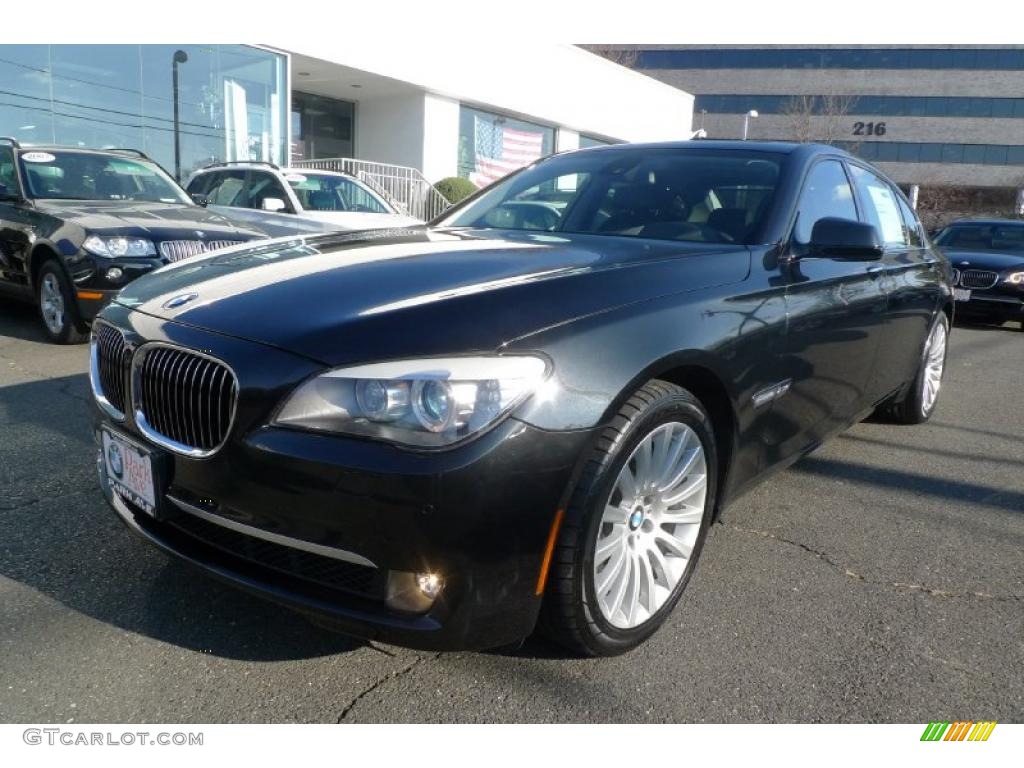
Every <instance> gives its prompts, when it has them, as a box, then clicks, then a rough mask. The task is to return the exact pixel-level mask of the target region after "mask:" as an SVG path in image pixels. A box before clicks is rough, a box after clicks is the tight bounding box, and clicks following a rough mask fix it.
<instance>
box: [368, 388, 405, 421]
mask: <svg viewBox="0 0 1024 768" xmlns="http://www.w3.org/2000/svg"><path fill="white" fill-rule="evenodd" d="M356 404H357V405H358V406H359V409H360V410H361V411H362V412H363V414H364V415H365V416H366V418H368V419H369V420H370V421H394V420H395V419H399V418H401V417H402V415H403V414H404V413H405V412H406V409H407V408H408V406H409V383H408V382H405V381H384V380H383V379H364V380H361V381H359V382H357V383H356Z"/></svg>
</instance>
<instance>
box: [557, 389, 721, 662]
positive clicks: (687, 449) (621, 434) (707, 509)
mask: <svg viewBox="0 0 1024 768" xmlns="http://www.w3.org/2000/svg"><path fill="white" fill-rule="evenodd" d="M684 441H685V442H684ZM641 446H643V447H641ZM698 449H699V452H698ZM648 451H649V452H648ZM691 454H692V455H691ZM645 456H646V457H647V458H648V460H649V464H648V465H647V466H649V467H660V470H657V469H656V470H653V471H652V470H648V471H647V472H646V473H645V472H644V471H643V467H642V465H641V464H640V462H641V461H642V460H643V459H644V457H645ZM659 457H660V458H659ZM701 459H702V461H701ZM673 462H674V463H673ZM687 462H689V466H688V467H687ZM701 465H703V470H704V472H703V492H700V483H701V480H700V474H701V473H700V470H701V468H702V466H701ZM718 471H719V470H718V460H717V453H716V447H715V437H714V430H713V428H712V424H711V419H710V417H709V416H708V413H707V411H706V410H705V409H704V407H703V406H702V405H701V404H700V402H699V401H698V400H697V398H695V397H694V396H693V395H692V394H691V393H690V392H688V391H687V390H685V389H683V388H682V387H679V386H676V385H675V384H670V383H668V382H665V381H659V380H653V381H650V382H648V383H647V384H645V385H644V386H643V387H641V388H640V389H639V390H637V391H636V392H635V393H634V394H633V395H632V396H631V397H630V398H629V400H628V401H627V402H626V403H625V404H624V405H623V406H622V408H621V409H620V410H619V412H618V414H617V415H616V416H615V417H614V418H613V419H612V421H611V423H610V424H609V425H608V426H607V427H605V428H604V430H603V431H602V433H601V435H600V437H599V438H598V440H597V442H596V445H595V446H594V447H593V448H592V450H591V455H590V456H589V457H588V459H587V463H586V465H585V466H584V469H583V471H582V473H581V477H580V480H579V482H578V483H577V485H576V487H575V488H574V489H573V492H572V496H571V499H570V502H569V504H568V507H567V509H566V515H565V521H564V523H563V525H562V529H561V531H560V534H559V538H558V542H557V544H556V548H555V552H554V555H553V563H554V567H553V569H552V571H551V574H550V581H549V582H548V585H547V590H546V592H545V596H544V604H543V606H542V608H541V617H540V624H539V626H540V629H541V631H542V632H543V633H544V634H546V635H547V636H548V637H549V638H551V639H552V640H554V641H555V642H556V643H558V644H560V645H562V646H564V647H565V648H568V649H569V650H570V651H572V652H574V653H577V654H581V655H585V656H614V655H617V654H620V653H624V652H626V651H629V650H631V649H633V648H635V647H637V646H638V645H640V644H641V643H643V642H644V641H645V640H647V638H649V637H650V636H651V635H653V634H654V632H655V631H657V629H658V628H659V627H660V626H661V625H662V624H663V623H664V621H665V619H666V618H667V617H668V615H669V614H670V613H671V612H672V609H673V608H674V607H675V605H676V603H677V602H678V601H679V598H680V596H681V595H682V593H683V590H684V589H685V588H686V584H687V582H688V581H689V579H690V577H691V576H692V574H693V571H694V568H695V567H696V564H697V560H698V558H699V557H700V552H701V549H702V547H703V545H704V540H705V538H706V537H707V532H708V528H709V527H710V525H711V519H712V514H713V511H714V508H715V490H716V488H717V480H718ZM623 473H625V474H628V478H623V477H622V474H623ZM673 475H676V477H672V476H673ZM645 476H646V477H648V478H655V477H656V478H659V483H658V486H659V487H665V488H667V489H668V490H665V491H663V492H658V491H657V490H656V491H654V492H649V493H648V495H646V496H641V495H640V494H638V493H633V494H626V493H624V492H623V487H627V486H628V485H629V482H637V481H641V480H642V479H643V478H644V477H645ZM673 480H675V481H678V482H676V483H674V484H672V483H671V482H670V481H673ZM694 488H696V489H697V490H692V489H694ZM681 493H682V494H684V495H683V496H682V497H681V498H682V500H683V501H686V502H687V504H686V505H685V508H684V509H683V510H680V509H678V506H679V505H680V504H681V503H682V502H681V501H675V500H673V499H674V496H678V495H679V494H681ZM627 495H628V498H627ZM701 499H702V501H701ZM666 507H667V508H666ZM630 510H632V512H630ZM672 520H676V521H682V520H686V521H687V522H685V523H683V522H672ZM668 534H672V535H671V536H669V535H668ZM599 537H600V545H601V546H600V549H599V546H598V543H599V542H598V540H599ZM616 542H618V543H616ZM670 542H674V543H672V546H671V547H669V546H667V544H669V543H670ZM681 544H684V545H688V546H689V547H691V549H690V551H689V557H688V558H683V557H681V555H682V551H680V550H674V549H673V548H674V547H678V546H680V545H681ZM653 549H657V550H658V552H660V554H661V559H660V560H659V558H658V556H657V554H656V553H655V552H654V551H653ZM599 552H600V553H601V554H599ZM609 553H610V554H609ZM630 558H632V559H630ZM620 561H621V565H620V566H619V570H618V571H617V570H615V564H616V563H617V562H620ZM595 566H596V567H595ZM620 571H621V573H620ZM627 572H628V573H627ZM599 582H601V583H600V584H599ZM609 582H610V583H611V586H610V587H609V586H608V584H609ZM673 582H674V583H673ZM620 592H621V593H623V594H624V597H623V598H622V601H623V602H622V605H621V606H620V607H619V608H618V609H616V607H615V605H616V597H617V595H618V594H619V593H620ZM631 599H633V600H635V601H636V602H635V603H633V604H634V605H636V607H635V609H633V611H628V605H627V604H628V603H629V602H630V600H631ZM627 613H631V614H632V615H627Z"/></svg>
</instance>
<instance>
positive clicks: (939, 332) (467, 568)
mask: <svg viewBox="0 0 1024 768" xmlns="http://www.w3.org/2000/svg"><path fill="white" fill-rule="evenodd" d="M537 202H541V203H543V205H541V206H539V208H542V209H543V210H544V212H545V213H544V215H543V216H524V215H522V214H523V211H524V210H525V209H526V208H528V207H529V206H528V205H527V204H532V203H537ZM534 207H535V208H537V207H538V206H534ZM950 279H951V270H950V268H949V265H948V262H947V261H946V260H945V259H944V258H943V256H942V255H941V254H940V253H939V252H938V251H936V250H934V249H933V248H932V247H931V246H930V244H929V243H928V241H927V239H926V238H925V237H924V235H923V231H922V227H921V224H920V222H919V221H918V219H917V218H916V216H915V214H914V212H913V211H912V210H911V208H910V206H909V205H908V203H907V201H906V200H905V199H904V197H903V196H902V194H901V193H900V192H899V190H898V189H897V188H896V187H895V186H894V185H893V184H892V183H891V182H890V181H889V180H888V179H886V178H885V177H884V176H882V175H881V174H879V173H878V172H877V171H875V170H874V169H873V168H872V167H871V166H869V165H866V164H865V163H863V162H861V161H859V160H857V159H855V158H853V157H851V156H849V155H847V154H845V153H843V152H842V151H839V150H837V149H835V148H832V147H824V146H815V145H798V144H775V143H763V144H759V143H754V142H682V143H676V144H661V145H619V146H612V147H600V148H594V149H587V150H581V151H577V152H570V153H565V154H561V155H557V156H554V157H551V158H549V159H546V160H542V161H540V162H538V163H536V164H534V165H532V166H530V167H528V168H526V169H524V170H523V171H521V172H519V173H516V174H514V175H511V176H509V177H506V178H505V179H503V180H501V181H499V182H498V183H496V184H495V185H493V186H491V187H489V188H487V189H485V190H483V191H481V192H480V193H478V194H477V195H475V196H474V197H472V198H470V199H469V200H467V201H465V202H464V203H462V204H461V205H459V206H457V207H456V208H454V209H453V210H451V211H450V212H448V213H446V214H445V215H444V216H442V217H441V218H440V219H439V220H437V221H435V222H434V223H433V224H432V225H431V226H430V227H427V228H426V229H418V230H408V231H405V232H403V231H401V230H398V231H396V230H388V231H381V232H365V233H342V234H336V235H323V236H315V237H308V238H297V239H295V240H293V241H290V242H288V243H284V242H272V243H267V244H264V245H259V244H255V245H253V246H250V247H247V248H242V249H236V250H234V251H233V252H230V253H225V254H223V255H218V254H211V255H208V256H201V257H199V258H197V259H195V260H193V261H191V262H189V263H187V264H178V265H172V266H170V267H168V268H166V269H163V270H161V271H160V272H158V273H156V274H153V275H149V276H146V277H143V278H141V279H140V280H137V281H136V282H134V283H133V284H132V285H130V286H129V287H128V288H126V289H125V290H124V291H122V292H121V293H120V294H119V295H118V297H117V298H116V299H115V300H114V302H112V303H111V304H110V305H109V306H108V307H107V308H106V309H104V310H103V312H102V313H101V314H100V316H99V317H98V318H97V321H96V323H95V324H94V326H93V339H92V347H91V371H90V378H91V382H92V387H93V393H94V396H95V400H96V402H97V404H98V410H97V413H98V423H97V428H96V440H97V445H98V453H97V462H98V469H99V472H100V477H101V487H102V488H103V490H104V492H105V494H106V495H107V498H108V500H109V502H110V503H111V505H112V506H113V508H114V509H115V510H116V512H117V514H118V515H119V516H120V517H121V519H122V520H123V521H124V522H125V523H126V524H127V525H128V526H129V527H130V528H131V529H133V530H134V531H135V532H136V533H138V534H140V535H142V536H143V537H145V538H147V539H148V540H150V541H151V542H153V543H154V544H156V545H157V546H159V547H160V548H162V549H164V550H165V551H167V552H170V553H173V554H174V555H176V556H178V557H180V558H183V559H185V560H186V561H189V562H191V563H193V564H195V565H197V566H199V567H200V568H202V569H204V570H205V571H207V572H208V573H210V574H212V575H214V576H216V577H219V578H220V579H223V580H225V581H227V582H229V583H231V584H234V585H237V586H239V587H242V588H244V589H248V590H250V591H253V592H255V593H257V594H259V595H262V596H265V597H267V598H270V599H272V600H276V601H279V602H281V603H283V604H286V605H289V606H291V607H293V608H295V609H297V610H299V611H301V612H303V613H305V614H307V615H310V616H312V617H315V619H316V621H318V622H321V623H325V624H328V625H330V626H332V627H335V628H336V629H339V630H341V631H344V632H348V633H352V634H355V635H360V636H363V637H371V638H379V639H382V640H385V641H390V642H396V643H402V644H407V645H410V646H417V647H424V648H447V649H451V648H485V647H489V646H496V645H502V644H506V643H509V642H512V641H515V640H518V639H520V638H522V637H524V636H526V635H528V634H529V633H530V632H532V631H533V630H534V628H535V627H537V626H538V625H539V626H540V627H542V628H543V629H544V630H545V631H546V632H547V633H548V634H549V635H550V636H551V637H553V638H554V639H555V640H557V641H558V642H560V643H562V644H564V645H565V646H567V647H568V648H571V649H572V650H573V651H575V652H578V653H582V654H591V655H608V654H615V653H620V652H623V651H626V650H628V649H630V648H632V647H635V646H636V645H638V644H639V643H641V642H643V641H644V640H645V639H646V638H647V637H649V636H650V635H651V634H652V633H653V632H654V631H655V630H656V629H657V628H658V627H659V626H660V625H661V624H662V623H663V622H664V621H665V619H666V617H667V616H668V615H669V613H670V612H671V611H672V609H673V608H674V607H675V605H676V603H677V602H678V600H679V598H680V595H681V594H682V592H683V589H684V587H685V585H686V583H687V581H688V580H689V578H690V576H691V575H692V573H693V569H694V566H695V564H696V562H697V559H698V556H699V555H700V552H701V547H702V545H703V542H704V539H705V536H706V534H707V532H708V528H709V526H710V524H711V523H712V521H713V519H714V518H715V516H716V515H717V514H718V513H719V511H720V510H721V509H722V507H723V506H725V505H726V504H728V503H729V502H730V501H731V500H733V499H735V498H736V497H737V496H738V495H739V494H741V493H743V492H744V491H746V490H747V489H749V488H750V487H751V486H752V484H753V483H755V482H756V481H757V480H759V479H760V478H763V477H764V476H765V475H766V474H767V473H769V472H771V471H774V470H777V469H779V468H781V467H784V466H786V465H787V464H789V463H791V462H793V461H795V460H796V459H797V458H799V457H800V456H802V455H804V454H805V453H807V452H808V451H810V450H813V449H814V448H815V447H817V446H818V445H820V444H821V442H822V441H824V440H825V439H827V438H828V437H829V436H830V435H833V434H835V433H836V432H837V431H839V430H842V429H845V428H846V427H847V426H849V425H850V424H851V423H853V422H855V421H857V420H858V419H861V418H863V417H864V416H865V415H867V414H869V413H870V412H871V411H872V410H874V409H881V410H884V411H885V412H886V413H887V414H888V415H889V416H890V418H891V419H892V420H893V421H896V422H902V423H911V424H913V423H919V422H922V421H925V420H926V419H928V418H929V417H930V416H931V415H932V413H933V412H934V409H935V407H936V401H937V397H938V394H939V387H940V384H941V380H942V373H943V369H944V364H945V356H946V347H947V339H948V331H949V322H950V317H951V312H952V304H953V301H952V289H951V284H950ZM129 570H130V569H128V570H126V575H127V574H128V571H129ZM705 586H707V585H705ZM154 599H159V597H158V596H154Z"/></svg>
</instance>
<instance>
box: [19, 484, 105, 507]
mask: <svg viewBox="0 0 1024 768" xmlns="http://www.w3.org/2000/svg"><path fill="white" fill-rule="evenodd" d="M99 489H100V487H99V486H98V485H91V486H89V487H88V488H79V489H78V490H75V491H67V492H66V493H57V494H54V495H52V496H40V497H33V498H31V499H25V500H24V501H19V502H18V503H17V504H0V512H13V511H14V510H16V509H24V508H25V507H31V506H32V505H34V504H39V503H41V502H44V501H56V500H57V499H66V498H68V497H70V496H81V495H82V494H86V493H94V492H95V491H98V490H99Z"/></svg>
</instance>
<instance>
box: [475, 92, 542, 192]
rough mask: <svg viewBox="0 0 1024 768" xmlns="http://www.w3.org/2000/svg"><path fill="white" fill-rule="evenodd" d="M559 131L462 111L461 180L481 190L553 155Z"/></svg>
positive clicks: (506, 118)
mask: <svg viewBox="0 0 1024 768" xmlns="http://www.w3.org/2000/svg"><path fill="white" fill-rule="evenodd" d="M554 146H555V129H554V128H550V127H548V126H544V125H538V124H537V123H529V122H526V121H525V120H517V119H516V118H513V117H508V116H507V115H499V114H495V113H493V112H484V111H483V110H479V109H472V108H470V107H465V106H464V107H462V108H461V109H460V110H459V166H458V168H459V176H462V177H463V178H466V179H469V180H470V181H472V182H473V183H474V184H476V185H477V186H478V187H484V186H487V185H488V184H490V183H491V182H494V181H497V180H498V179H500V178H502V177H503V176H506V175H508V174H509V173H511V172H512V171H515V170H517V169H519V168H522V167H523V166H526V165H529V164H530V163H532V162H533V161H535V160H538V159H540V158H541V157H544V156H545V155H550V154H551V153H552V151H554Z"/></svg>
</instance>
